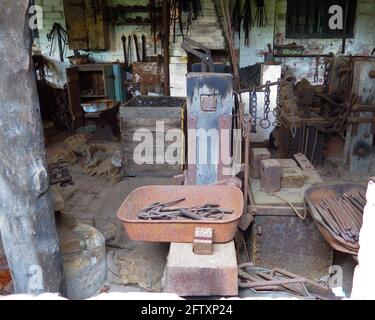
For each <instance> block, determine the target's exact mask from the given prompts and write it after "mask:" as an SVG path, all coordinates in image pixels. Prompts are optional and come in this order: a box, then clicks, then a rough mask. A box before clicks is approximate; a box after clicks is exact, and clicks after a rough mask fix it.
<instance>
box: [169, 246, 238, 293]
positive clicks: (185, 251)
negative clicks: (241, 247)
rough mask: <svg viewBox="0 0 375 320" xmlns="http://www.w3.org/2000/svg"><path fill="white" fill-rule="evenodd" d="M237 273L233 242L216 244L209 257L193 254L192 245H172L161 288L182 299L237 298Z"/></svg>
mask: <svg viewBox="0 0 375 320" xmlns="http://www.w3.org/2000/svg"><path fill="white" fill-rule="evenodd" d="M237 272H238V271H237V258H236V250H235V247H234V241H231V242H229V243H226V244H215V245H214V253H213V255H211V256H201V255H196V254H194V253H193V245H192V244H191V243H172V244H171V247H170V251H169V255H168V259H167V265H166V268H165V272H164V278H163V289H164V291H165V292H169V293H176V294H178V295H179V296H183V297H186V296H196V297H197V296H200V297H207V296H236V295H238V280H237Z"/></svg>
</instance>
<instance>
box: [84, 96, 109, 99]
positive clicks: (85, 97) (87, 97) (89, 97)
mask: <svg viewBox="0 0 375 320" xmlns="http://www.w3.org/2000/svg"><path fill="white" fill-rule="evenodd" d="M81 98H82V99H91V98H94V99H95V98H105V95H103V96H81Z"/></svg>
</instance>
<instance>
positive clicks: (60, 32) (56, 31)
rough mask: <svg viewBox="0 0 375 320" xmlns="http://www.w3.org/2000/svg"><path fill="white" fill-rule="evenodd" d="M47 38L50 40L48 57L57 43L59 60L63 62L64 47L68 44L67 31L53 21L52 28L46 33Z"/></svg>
mask: <svg viewBox="0 0 375 320" xmlns="http://www.w3.org/2000/svg"><path fill="white" fill-rule="evenodd" d="M47 39H48V41H49V42H51V50H50V53H49V55H50V57H51V56H52V52H53V50H54V48H55V46H56V41H57V45H58V48H59V56H60V61H61V62H64V55H65V49H66V46H67V45H68V33H67V32H66V30H65V29H64V28H63V27H62V25H61V24H59V23H54V24H53V26H52V30H51V31H50V32H49V33H48V34H47Z"/></svg>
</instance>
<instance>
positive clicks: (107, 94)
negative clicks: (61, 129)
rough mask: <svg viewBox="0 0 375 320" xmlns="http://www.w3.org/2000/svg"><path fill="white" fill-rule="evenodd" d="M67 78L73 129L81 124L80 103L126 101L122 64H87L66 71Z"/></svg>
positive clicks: (81, 112)
mask: <svg viewBox="0 0 375 320" xmlns="http://www.w3.org/2000/svg"><path fill="white" fill-rule="evenodd" d="M66 72H67V78H68V84H67V85H68V93H69V109H70V113H71V115H72V119H73V122H74V128H79V127H81V126H82V124H83V114H84V113H83V109H82V107H81V103H82V102H88V101H92V100H101V99H110V100H113V101H114V102H120V103H124V102H125V101H126V86H125V83H124V82H125V65H124V64H110V63H108V64H87V65H79V66H72V67H70V68H67V69H66Z"/></svg>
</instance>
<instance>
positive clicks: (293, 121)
mask: <svg viewBox="0 0 375 320" xmlns="http://www.w3.org/2000/svg"><path fill="white" fill-rule="evenodd" d="M289 109H290V117H291V125H290V132H291V133H292V136H293V139H294V138H295V137H296V135H297V126H296V115H295V103H294V94H293V83H290V84H289Z"/></svg>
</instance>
